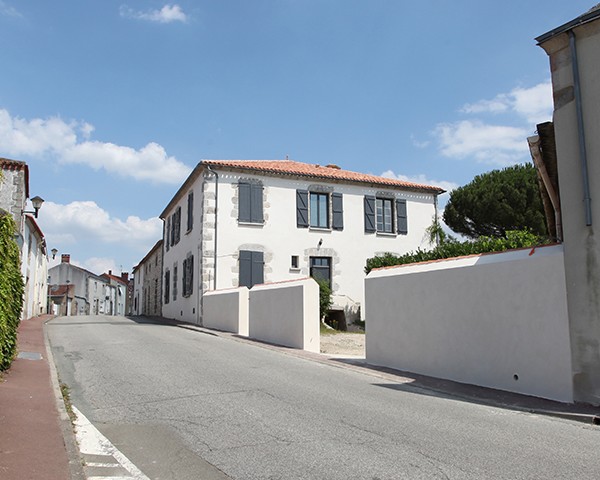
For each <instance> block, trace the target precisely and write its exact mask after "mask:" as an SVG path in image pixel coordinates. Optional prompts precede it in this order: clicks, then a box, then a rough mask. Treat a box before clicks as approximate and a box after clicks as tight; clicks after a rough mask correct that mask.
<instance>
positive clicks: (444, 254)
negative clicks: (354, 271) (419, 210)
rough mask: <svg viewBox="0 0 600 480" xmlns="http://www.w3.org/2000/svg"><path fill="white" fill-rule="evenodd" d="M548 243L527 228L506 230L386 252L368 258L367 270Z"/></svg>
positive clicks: (367, 271)
mask: <svg viewBox="0 0 600 480" xmlns="http://www.w3.org/2000/svg"><path fill="white" fill-rule="evenodd" d="M547 243H548V240H546V239H544V238H542V237H539V236H537V235H534V234H533V233H531V232H529V231H527V230H511V231H508V232H506V237H479V238H478V239H476V240H471V241H466V242H458V241H456V240H449V241H446V242H444V243H441V244H440V245H438V246H437V247H435V248H434V249H433V250H421V249H420V248H419V249H417V250H416V251H414V252H409V253H407V254H405V255H401V256H396V255H393V254H391V253H385V254H383V255H379V256H376V257H372V258H369V259H367V265H366V266H365V272H366V273H369V272H370V271H371V270H372V269H374V268H381V267H390V266H393V265H406V264H409V263H418V262H427V261H431V260H440V259H444V258H454V257H462V256H465V255H475V254H480V253H490V252H504V251H506V250H511V249H515V248H529V247H535V246H538V245H543V244H547Z"/></svg>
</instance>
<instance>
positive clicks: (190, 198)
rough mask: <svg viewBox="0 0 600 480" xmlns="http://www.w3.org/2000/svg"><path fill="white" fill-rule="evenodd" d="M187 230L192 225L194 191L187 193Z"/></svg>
mask: <svg viewBox="0 0 600 480" xmlns="http://www.w3.org/2000/svg"><path fill="white" fill-rule="evenodd" d="M187 203H188V209H187V231H188V232H189V231H190V230H191V229H192V228H193V227H194V192H190V193H189V194H188V202H187Z"/></svg>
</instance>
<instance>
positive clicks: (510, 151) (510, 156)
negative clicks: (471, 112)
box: [433, 120, 528, 165]
mask: <svg viewBox="0 0 600 480" xmlns="http://www.w3.org/2000/svg"><path fill="white" fill-rule="evenodd" d="M433 133H434V135H435V136H436V137H437V139H438V142H439V149H440V152H441V153H442V155H444V156H446V157H450V158H466V157H472V158H475V160H477V161H478V162H480V163H486V164H492V165H511V164H513V163H516V162H519V161H521V160H523V158H524V157H525V156H526V155H527V152H528V148H527V140H526V137H527V135H528V130H526V129H524V128H518V127H511V126H503V125H489V124H486V123H483V122H481V121H479V120H474V121H470V120H463V121H461V122H455V123H444V124H440V125H438V126H437V127H436V129H435V131H434V132H433Z"/></svg>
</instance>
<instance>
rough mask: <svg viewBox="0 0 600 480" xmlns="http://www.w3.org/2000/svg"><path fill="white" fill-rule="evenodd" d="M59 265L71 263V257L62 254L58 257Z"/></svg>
mask: <svg viewBox="0 0 600 480" xmlns="http://www.w3.org/2000/svg"><path fill="white" fill-rule="evenodd" d="M60 263H71V255H69V254H68V253H63V254H62V255H61V256H60Z"/></svg>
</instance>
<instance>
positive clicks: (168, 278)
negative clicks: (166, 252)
mask: <svg viewBox="0 0 600 480" xmlns="http://www.w3.org/2000/svg"><path fill="white" fill-rule="evenodd" d="M170 294H171V272H170V271H169V270H167V271H165V304H167V303H169V300H170Z"/></svg>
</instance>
